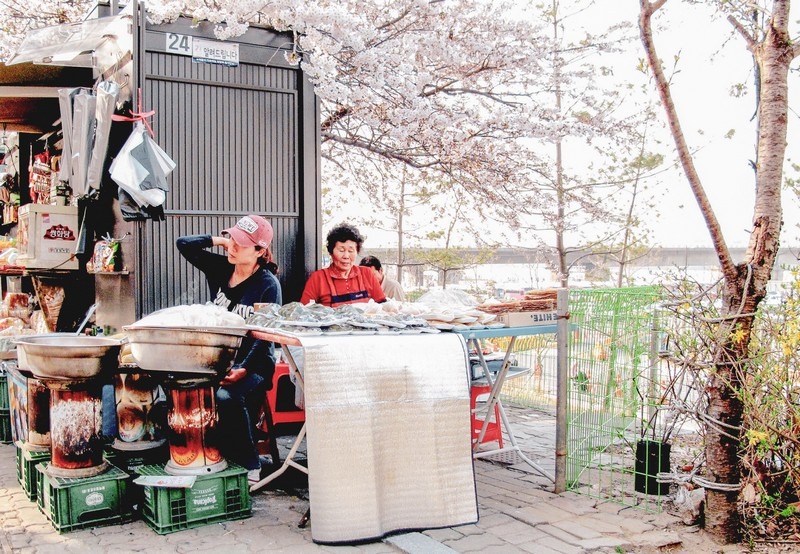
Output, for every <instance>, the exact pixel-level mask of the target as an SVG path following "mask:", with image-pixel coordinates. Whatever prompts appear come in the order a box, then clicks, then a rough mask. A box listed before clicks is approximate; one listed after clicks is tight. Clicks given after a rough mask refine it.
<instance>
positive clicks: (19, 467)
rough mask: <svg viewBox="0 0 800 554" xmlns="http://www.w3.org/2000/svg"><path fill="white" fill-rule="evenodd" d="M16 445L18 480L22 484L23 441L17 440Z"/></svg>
mask: <svg viewBox="0 0 800 554" xmlns="http://www.w3.org/2000/svg"><path fill="white" fill-rule="evenodd" d="M14 447H15V448H16V449H17V452H16V460H17V463H16V469H17V482H18V483H19V484H20V486H22V443H21V442H19V441H15V442H14Z"/></svg>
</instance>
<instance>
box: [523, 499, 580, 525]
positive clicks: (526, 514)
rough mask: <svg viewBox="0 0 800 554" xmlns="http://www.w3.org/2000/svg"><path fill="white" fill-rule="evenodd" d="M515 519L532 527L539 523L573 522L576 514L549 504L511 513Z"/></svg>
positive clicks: (528, 507) (524, 507)
mask: <svg viewBox="0 0 800 554" xmlns="http://www.w3.org/2000/svg"><path fill="white" fill-rule="evenodd" d="M509 513H510V514H511V515H513V516H514V517H515V518H517V519H520V520H522V521H525V522H528V523H530V524H531V525H537V524H539V523H554V522H556V521H564V520H572V519H574V518H575V515H574V514H570V513H569V512H565V511H564V510H561V509H559V508H556V507H555V506H550V505H549V504H547V505H546V504H537V505H535V506H523V507H522V508H519V509H517V510H514V511H513V512H509Z"/></svg>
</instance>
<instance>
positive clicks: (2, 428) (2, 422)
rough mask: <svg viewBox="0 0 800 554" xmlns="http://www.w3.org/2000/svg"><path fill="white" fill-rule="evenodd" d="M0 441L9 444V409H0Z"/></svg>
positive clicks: (10, 440)
mask: <svg viewBox="0 0 800 554" xmlns="http://www.w3.org/2000/svg"><path fill="white" fill-rule="evenodd" d="M0 442H2V443H3V444H11V442H12V437H11V412H10V410H0Z"/></svg>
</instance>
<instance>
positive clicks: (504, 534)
mask: <svg viewBox="0 0 800 554" xmlns="http://www.w3.org/2000/svg"><path fill="white" fill-rule="evenodd" d="M488 531H489V532H490V533H491V534H492V535H496V536H498V537H501V538H503V540H505V541H506V542H508V543H510V544H519V543H523V542H528V541H530V537H531V534H532V533H533V531H534V529H533V528H532V527H531V526H530V525H528V524H527V523H524V522H522V521H517V520H513V519H512V520H511V521H509V522H507V523H504V524H502V525H496V526H494V527H491V528H490V529H489V530H488Z"/></svg>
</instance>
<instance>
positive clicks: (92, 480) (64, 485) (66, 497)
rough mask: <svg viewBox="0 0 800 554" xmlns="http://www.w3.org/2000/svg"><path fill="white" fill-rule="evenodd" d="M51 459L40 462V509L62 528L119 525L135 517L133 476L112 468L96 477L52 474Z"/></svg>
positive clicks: (66, 529)
mask: <svg viewBox="0 0 800 554" xmlns="http://www.w3.org/2000/svg"><path fill="white" fill-rule="evenodd" d="M46 468H47V462H44V463H40V464H37V465H36V470H37V472H38V488H39V494H38V499H37V504H38V506H39V510H40V511H41V512H42V513H43V514H44V515H46V516H47V519H49V520H50V523H51V524H52V525H53V527H54V528H55V529H56V530H57V531H58V532H59V533H64V532H66V531H73V530H75V529H85V528H87V527H100V526H102V525H116V524H119V523H125V522H127V521H130V520H131V519H133V508H132V506H131V503H130V501H129V498H128V489H129V481H130V476H129V475H128V474H127V473H125V472H124V471H122V470H121V469H119V468H117V467H114V466H113V465H112V466H111V469H109V470H108V471H106V472H105V473H102V474H100V475H96V476H94V477H81V478H66V477H51V476H50V475H47V474H46V473H45V470H46Z"/></svg>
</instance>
